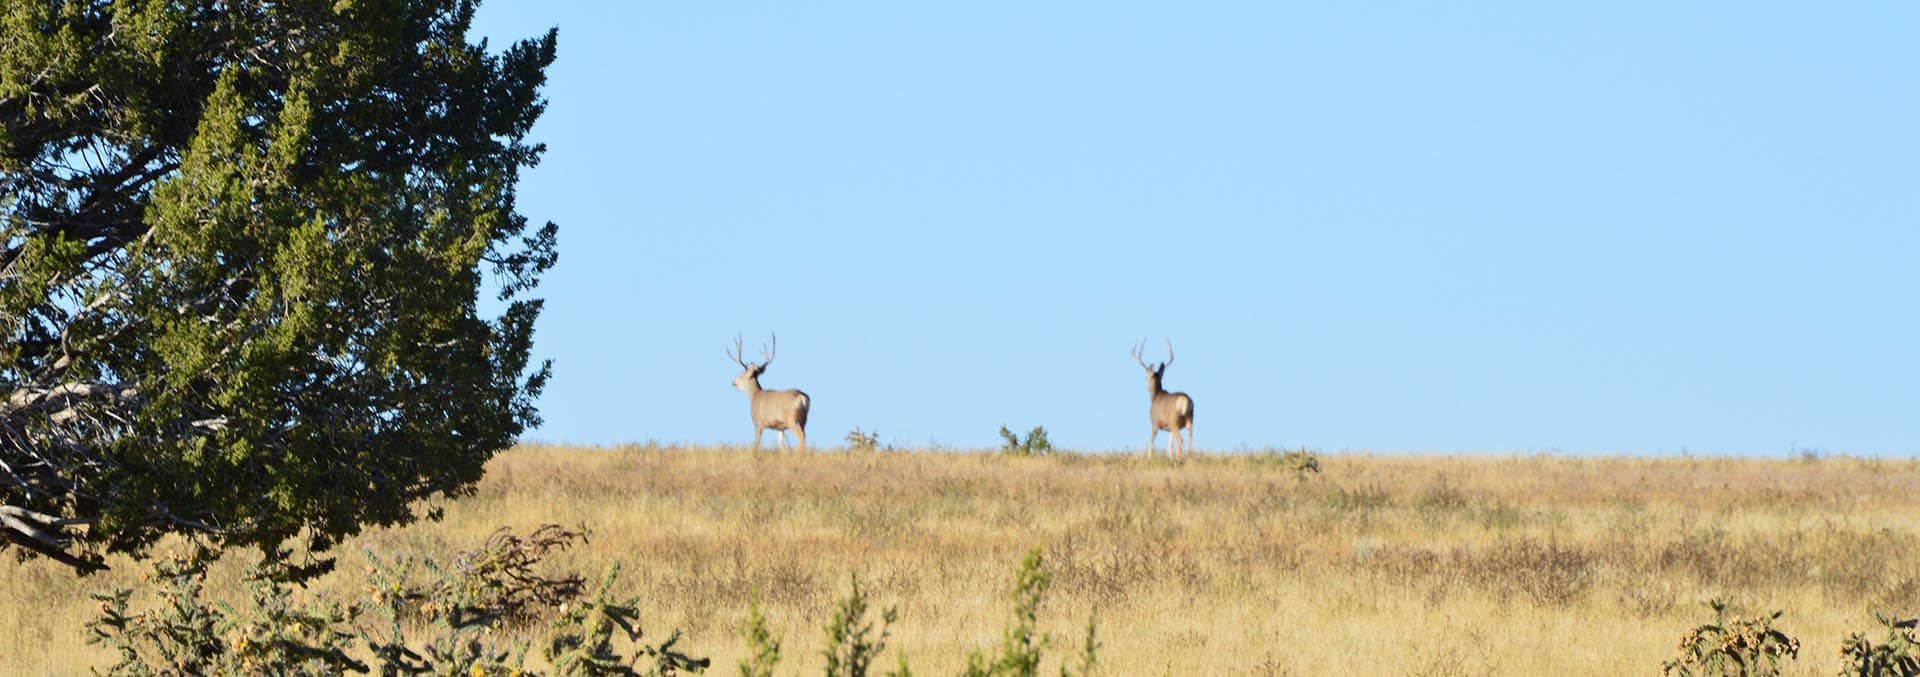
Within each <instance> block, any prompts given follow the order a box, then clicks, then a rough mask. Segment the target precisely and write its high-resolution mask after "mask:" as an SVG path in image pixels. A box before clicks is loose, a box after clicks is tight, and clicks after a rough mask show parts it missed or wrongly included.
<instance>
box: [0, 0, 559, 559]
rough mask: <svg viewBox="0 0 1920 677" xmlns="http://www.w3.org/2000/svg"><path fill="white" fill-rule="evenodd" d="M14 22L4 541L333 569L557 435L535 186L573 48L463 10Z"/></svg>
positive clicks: (194, 7)
mask: <svg viewBox="0 0 1920 677" xmlns="http://www.w3.org/2000/svg"><path fill="white" fill-rule="evenodd" d="M4 6H5V9H4V10H3V11H4V16H0V21H4V25H3V26H0V537H3V538H0V544H3V543H5V542H8V541H10V542H11V543H13V544H15V545H18V546H21V547H22V548H23V549H16V552H20V553H22V554H23V555H25V554H31V553H38V554H40V555H45V556H48V557H52V558H54V559H57V560H59V561H61V562H65V563H66V564H69V565H72V566H74V567H78V568H80V569H82V570H89V569H93V568H98V567H99V566H101V564H100V563H101V561H102V558H103V556H104V555H105V554H106V553H109V552H130V553H136V554H137V553H139V552H141V551H142V550H143V549H144V548H145V546H147V545H149V544H151V543H153V542H154V540H155V539H157V538H159V537H161V536H162V535H165V534H169V533H185V534H191V535H194V536H195V537H197V538H200V539H201V540H204V541H208V542H211V543H212V544H214V545H217V546H236V545H245V546H256V547H259V548H261V549H263V550H267V551H270V552H275V553H284V552H286V550H285V549H288V548H290V547H291V546H295V545H304V546H307V549H308V550H310V551H312V552H324V551H325V550H326V549H327V548H328V547H329V546H330V545H331V544H333V543H334V542H335V541H337V540H338V539H340V538H341V537H344V536H347V535H351V534H353V533H355V532H357V531H358V530H359V529H360V528H362V527H363V526H365V525H386V524H396V523H404V522H407V521H409V520H411V519H413V517H414V515H415V514H416V509H417V508H418V507H419V502H420V501H421V499H424V498H429V497H433V496H436V495H440V496H456V495H460V494H464V493H469V492H471V491H472V488H473V485H474V483H475V481H477V480H478V478H479V476H480V474H481V467H482V465H483V464H484V463H485V462H486V461H487V459H488V458H489V457H490V456H491V455H492V454H493V453H495V452H496V451H498V450H500V449H503V448H505V447H506V446H507V445H508V444H510V443H511V442H512V440H513V439H514V438H515V437H516V436H517V435H518V434H519V433H520V432H521V431H522V430H523V429H524V428H525V427H526V426H529V425H533V424H535V423H537V413H536V412H535V410H534V407H533V398H534V397H535V396H536V395H537V394H538V393H539V392H540V390H541V387H542V385H543V384H544V383H545V381H546V378H547V375H548V365H547V364H546V363H538V364H534V363H531V362H530V359H529V353H530V347H531V341H532V335H533V325H534V319H535V317H536V316H537V315H538V313H539V311H540V301H539V300H538V299H535V298H531V297H530V296H529V292H530V291H531V290H532V289H533V287H534V285H535V284H536V283H537V281H538V279H539V277H540V275H541V274H542V273H543V272H544V271H546V270H547V269H548V268H549V267H551V266H552V265H553V263H554V260H555V250H554V238H555V227H554V225H553V224H552V223H547V224H545V225H544V226H543V227H538V228H530V227H529V224H528V221H527V219H526V218H525V217H523V216H521V215H520V214H519V213H517V211H516V209H515V205H514V186H515V183H516V181H517V179H518V172H519V171H520V169H521V168H523V167H530V166H532V165H534V164H535V163H536V161H537V160H538V158H539V155H540V154H541V152H542V151H543V147H542V146H540V145H538V144H531V143H528V142H527V141H526V140H525V138H526V135H527V132H528V130H529V128H530V127H531V125H532V124H533V123H534V120H535V119H536V118H537V117H538V116H539V115H540V113H541V111H542V109H543V107H544V105H545V102H544V100H543V99H542V98H541V96H540V87H541V85H542V84H543V83H544V80H545V69H546V68H547V67H548V65H550V64H551V63H552V61H553V58H554V45H555V33H554V32H552V31H549V32H548V33H547V34H545V35H544V36H541V37H538V38H534V39H529V40H525V41H521V42H517V43H515V44H512V45H510V46H508V47H506V48H505V49H504V50H500V49H494V50H490V49H489V48H488V47H487V44H486V42H485V41H478V42H470V41H469V40H468V36H467V32H468V30H469V26H470V24H471V20H472V18H473V12H474V8H475V3H474V2H473V1H471V0H420V1H413V2H406V1H400V0H319V1H315V0H293V1H275V2H266V1H264V0H240V1H229V2H215V1H212V0H189V1H186V2H177V1H176V2H150V1H141V0H92V1H85V0H66V1H61V0H5V1H4ZM0 547H5V546H4V545H0ZM301 562H302V564H300V567H297V568H295V569H292V571H294V572H295V575H302V574H312V573H317V572H318V571H322V570H324V569H325V568H326V566H327V565H328V564H327V563H328V561H327V560H326V559H325V558H324V557H315V558H313V559H309V560H302V561H301Z"/></svg>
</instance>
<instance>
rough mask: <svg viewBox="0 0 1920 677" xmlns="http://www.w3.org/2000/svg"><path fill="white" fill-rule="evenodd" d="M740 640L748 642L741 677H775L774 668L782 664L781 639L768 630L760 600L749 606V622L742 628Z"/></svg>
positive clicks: (741, 663) (741, 667)
mask: <svg viewBox="0 0 1920 677" xmlns="http://www.w3.org/2000/svg"><path fill="white" fill-rule="evenodd" d="M740 638H741V639H743V640H746V642H747V657H746V658H743V659H741V660H740V677H773V668H774V666H776V665H779V664H780V638H778V637H774V636H773V633H772V632H771V631H768V630H767V618H766V617H765V616H762V615H760V602H759V600H754V601H753V602H751V603H749V604H748V605H747V622H746V623H744V624H742V625H741V626H740Z"/></svg>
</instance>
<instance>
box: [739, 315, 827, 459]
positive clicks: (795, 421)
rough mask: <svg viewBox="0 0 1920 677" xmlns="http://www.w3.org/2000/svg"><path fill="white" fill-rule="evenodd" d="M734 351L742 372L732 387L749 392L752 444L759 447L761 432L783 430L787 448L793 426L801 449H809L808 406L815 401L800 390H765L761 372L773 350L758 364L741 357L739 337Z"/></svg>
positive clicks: (782, 441)
mask: <svg viewBox="0 0 1920 677" xmlns="http://www.w3.org/2000/svg"><path fill="white" fill-rule="evenodd" d="M779 340H780V339H779V338H777V337H776V338H775V339H774V346H775V348H774V349H775V350H778V347H779ZM733 344H734V352H732V353H729V354H728V357H732V358H733V361H734V362H737V363H739V364H740V368H741V370H742V371H741V372H740V375H739V376H737V377H735V378H734V379H733V387H734V388H737V389H739V390H740V391H742V392H745V393H746V394H747V404H748V408H749V409H750V410H751V411H752V413H753V448H755V449H759V448H760V436H761V434H763V433H765V432H766V431H767V430H774V431H777V432H779V433H780V448H781V449H786V448H787V431H788V430H792V431H793V434H794V436H795V437H797V438H799V443H800V450H801V451H806V450H807V409H808V408H809V407H810V406H812V404H813V401H812V400H811V399H809V398H808V397H807V394H806V393H803V392H800V391H798V390H765V389H762V388H761V387H760V374H762V373H765V372H766V371H767V365H770V364H773V351H766V352H763V353H762V354H761V355H762V357H764V358H766V359H765V360H764V361H762V362H760V363H758V364H755V363H752V362H746V361H744V360H741V359H740V356H739V349H740V340H739V339H734V342H733Z"/></svg>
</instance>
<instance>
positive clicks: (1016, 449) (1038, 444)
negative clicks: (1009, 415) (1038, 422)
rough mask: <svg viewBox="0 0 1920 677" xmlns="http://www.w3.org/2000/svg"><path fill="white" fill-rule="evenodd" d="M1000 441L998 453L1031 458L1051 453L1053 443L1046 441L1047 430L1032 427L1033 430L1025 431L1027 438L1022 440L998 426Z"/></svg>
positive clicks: (1005, 428) (1004, 427)
mask: <svg viewBox="0 0 1920 677" xmlns="http://www.w3.org/2000/svg"><path fill="white" fill-rule="evenodd" d="M1000 439H1001V440H1002V443H1001V445H1000V452H1001V453H1004V454H1011V455H1014V456H1032V455H1034V454H1045V453H1048V452H1051V451H1053V443H1052V442H1048V441H1047V429H1046V428H1044V427H1041V426H1034V427H1033V430H1030V431H1027V438H1026V439H1024V440H1022V439H1020V437H1019V436H1018V435H1015V434H1013V431H1011V430H1008V429H1007V427H1006V426H1004V425H1003V426H1000Z"/></svg>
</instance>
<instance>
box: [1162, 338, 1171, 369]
mask: <svg viewBox="0 0 1920 677" xmlns="http://www.w3.org/2000/svg"><path fill="white" fill-rule="evenodd" d="M1164 366H1167V367H1171V366H1173V339H1167V363H1166V365H1164Z"/></svg>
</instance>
